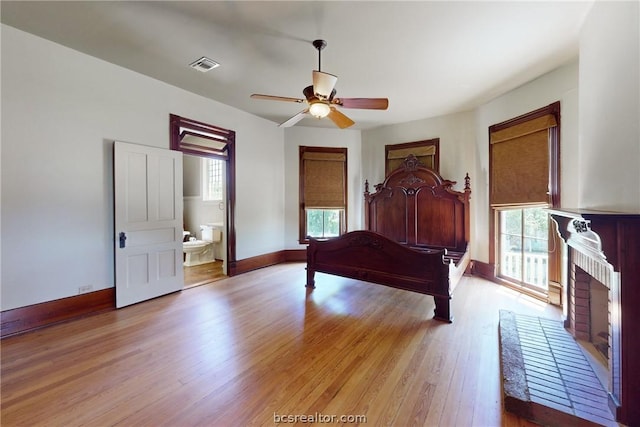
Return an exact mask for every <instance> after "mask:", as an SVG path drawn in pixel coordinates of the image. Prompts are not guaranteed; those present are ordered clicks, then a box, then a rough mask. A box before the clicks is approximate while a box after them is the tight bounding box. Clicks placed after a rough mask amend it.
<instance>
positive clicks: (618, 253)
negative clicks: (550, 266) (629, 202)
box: [550, 209, 640, 426]
mask: <svg viewBox="0 0 640 427" xmlns="http://www.w3.org/2000/svg"><path fill="white" fill-rule="evenodd" d="M550 214H551V217H552V219H553V220H554V221H555V222H556V223H557V225H558V230H559V233H560V235H561V237H562V239H563V240H564V242H565V244H566V246H567V248H568V250H567V257H566V258H567V259H566V262H567V265H566V272H567V275H568V277H567V278H566V280H565V281H566V284H567V285H566V287H565V289H564V290H563V296H562V304H563V310H564V312H565V315H566V320H565V328H566V329H567V330H568V331H569V332H570V333H571V334H572V335H573V336H574V337H575V338H576V339H579V340H586V341H590V342H592V343H593V344H594V346H595V347H596V348H598V350H600V351H601V352H602V356H603V357H604V358H605V359H606V363H607V365H608V381H607V382H608V384H605V386H606V388H607V392H608V396H609V408H610V409H611V412H612V414H613V415H614V416H615V418H616V420H617V421H618V422H620V423H623V424H626V425H629V426H633V425H640V405H638V403H637V402H640V339H638V337H639V336H640V332H639V331H640V213H622V212H600V211H588V210H561V209H554V210H551V211H550Z"/></svg>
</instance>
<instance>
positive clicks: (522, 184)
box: [489, 102, 560, 295]
mask: <svg viewBox="0 0 640 427" xmlns="http://www.w3.org/2000/svg"><path fill="white" fill-rule="evenodd" d="M559 126H560V103H559V102H556V103H554V104H551V105H549V106H547V107H544V108H541V109H538V110H536V111H533V112H531V113H528V114H525V115H523V116H520V117H516V118H515V119H512V120H508V121H506V122H503V123H499V124H496V125H493V126H491V127H490V128H489V199H490V203H491V210H492V213H493V221H492V223H491V224H490V234H491V239H490V245H491V247H490V263H491V264H493V265H494V266H495V267H496V268H495V278H496V280H497V281H498V282H502V283H505V284H508V285H510V286H515V287H518V288H519V289H528V290H533V291H535V292H536V294H538V295H540V294H542V295H547V292H548V287H549V283H550V282H556V283H557V282H559V281H560V273H559V271H558V269H557V265H559V263H558V262H557V259H556V257H557V256H559V255H558V251H555V252H553V251H550V250H549V248H550V247H551V248H554V247H556V243H555V242H554V241H553V239H555V238H556V237H555V236H554V235H555V233H554V232H553V231H550V229H549V228H550V224H549V217H548V214H547V213H546V212H545V210H544V208H547V207H551V206H558V205H559V200H560V194H559V193H560V192H559V176H560V171H559V169H560V168H559V134H560V132H559Z"/></svg>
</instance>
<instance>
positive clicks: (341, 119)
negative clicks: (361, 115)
mask: <svg viewBox="0 0 640 427" xmlns="http://www.w3.org/2000/svg"><path fill="white" fill-rule="evenodd" d="M327 117H329V118H330V119H331V121H332V122H333V123H335V124H336V126H338V127H339V128H340V129H345V128H348V127H349V126H352V125H354V124H355V123H356V122H354V121H353V120H351V119H350V118H349V117H347V116H345V115H344V114H342V113H341V112H340V111H338V109H337V108H336V107H331V111H330V112H329V114H328V115H327Z"/></svg>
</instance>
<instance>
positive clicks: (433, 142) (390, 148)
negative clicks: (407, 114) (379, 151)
mask: <svg viewBox="0 0 640 427" xmlns="http://www.w3.org/2000/svg"><path fill="white" fill-rule="evenodd" d="M439 146H440V138H434V139H428V140H425V141H416V142H405V143H403V144H392V145H385V146H384V153H385V156H384V158H385V165H384V174H385V176H387V175H389V173H391V172H392V171H394V170H396V169H397V168H399V167H400V166H402V163H403V162H404V159H406V158H407V156H408V155H409V154H413V155H414V156H416V158H417V159H418V161H419V162H420V163H421V164H423V165H424V166H426V167H428V168H429V169H433V170H434V171H436V172H438V171H439V169H440V155H439V151H440V150H439Z"/></svg>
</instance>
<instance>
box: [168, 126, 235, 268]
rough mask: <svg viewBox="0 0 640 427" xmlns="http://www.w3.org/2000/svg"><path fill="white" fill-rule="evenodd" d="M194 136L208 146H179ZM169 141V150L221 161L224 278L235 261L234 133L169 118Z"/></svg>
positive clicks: (189, 144) (184, 144)
mask: <svg viewBox="0 0 640 427" xmlns="http://www.w3.org/2000/svg"><path fill="white" fill-rule="evenodd" d="M185 134H186V135H194V134H195V135H197V136H198V137H199V138H202V139H203V141H206V140H208V141H210V142H212V144H203V145H197V144H193V143H188V144H187V143H183V141H182V138H183V136H184V135H185ZM169 137H170V145H171V149H172V150H177V151H182V152H183V153H185V154H191V155H194V156H200V157H209V158H213V159H219V160H224V161H225V162H226V164H227V167H226V185H227V189H226V190H227V200H226V202H227V218H226V230H225V231H226V233H227V248H226V249H227V275H228V276H235V275H236V274H237V259H236V230H235V206H236V146H235V142H236V133H235V131H233V130H229V129H224V128H221V127H217V126H213V125H210V124H208V123H203V122H199V121H196V120H191V119H187V118H185V117H180V116H177V115H175V114H170V115H169Z"/></svg>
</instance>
